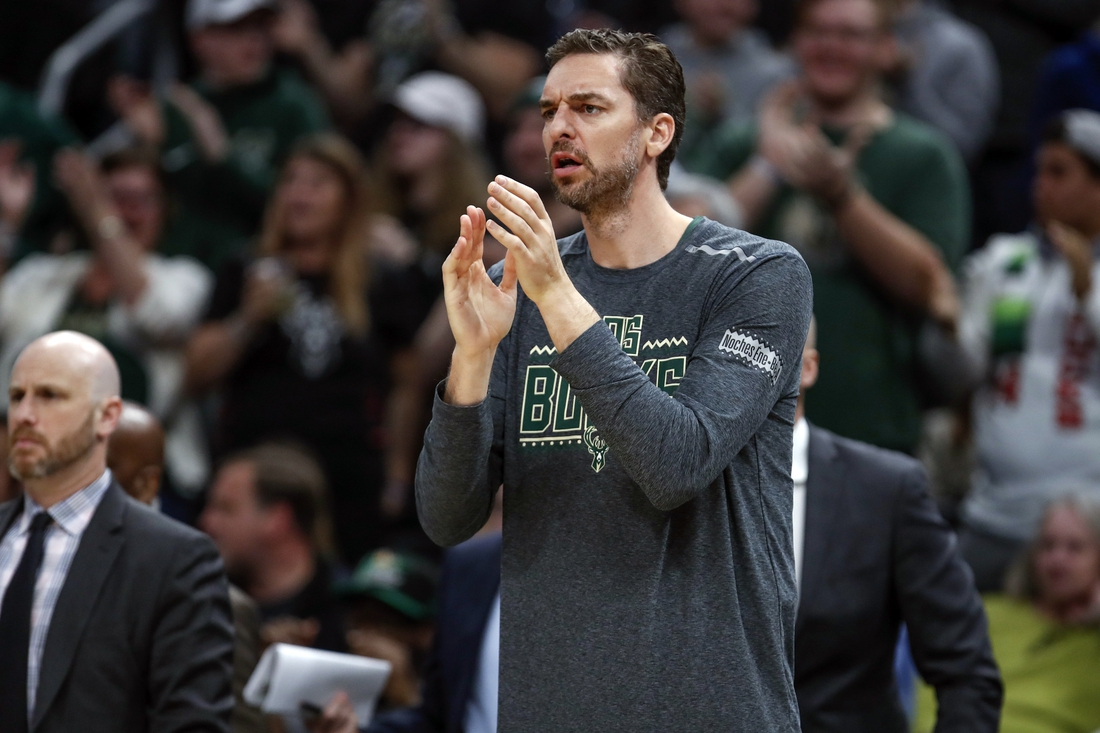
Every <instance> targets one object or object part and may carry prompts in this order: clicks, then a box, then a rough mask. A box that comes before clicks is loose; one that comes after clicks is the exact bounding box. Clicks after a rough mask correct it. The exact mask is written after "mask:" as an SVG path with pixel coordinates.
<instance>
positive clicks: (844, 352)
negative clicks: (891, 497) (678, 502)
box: [684, 114, 970, 452]
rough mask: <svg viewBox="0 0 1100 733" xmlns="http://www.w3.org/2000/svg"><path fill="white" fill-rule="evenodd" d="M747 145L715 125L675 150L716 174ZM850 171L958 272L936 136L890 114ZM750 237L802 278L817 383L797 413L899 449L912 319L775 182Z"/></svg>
mask: <svg viewBox="0 0 1100 733" xmlns="http://www.w3.org/2000/svg"><path fill="white" fill-rule="evenodd" d="M824 132H825V133H826V135H827V136H828V137H829V138H830V140H832V141H833V142H834V143H835V144H839V143H840V142H841V141H842V140H843V137H844V134H843V133H842V132H840V131H836V130H830V129H826V130H824ZM755 149H756V128H755V126H740V127H730V128H725V129H724V130H722V131H721V132H720V133H719V134H717V135H716V136H714V137H713V138H711V139H710V140H708V141H705V142H704V143H701V144H700V145H698V146H696V147H695V148H694V149H693V150H691V151H689V152H687V153H686V154H685V159H684V164H685V166H687V167H688V168H689V169H690V170H692V171H693V172H697V173H704V174H707V175H711V176H715V177H717V178H722V179H725V178H728V177H730V176H731V175H733V174H734V173H736V172H737V171H738V170H739V169H740V168H741V167H742V166H744V165H745V164H746V163H747V162H748V161H749V160H750V159H751V158H752V156H753V155H754V153H755ZM857 174H858V176H859V180H860V183H861V184H862V185H863V187H864V188H865V189H866V190H867V191H868V193H870V194H871V196H872V197H874V199H875V200H876V201H878V203H879V204H881V205H882V206H883V207H885V208H886V209H887V210H888V211H889V212H891V213H892V214H894V215H895V216H896V217H898V218H899V219H901V220H902V221H903V222H905V223H906V224H908V225H909V226H911V227H913V228H914V229H916V230H917V231H918V232H920V233H921V234H923V235H924V236H925V237H927V238H928V239H929V240H930V241H931V242H932V244H934V245H935V246H936V247H937V248H938V249H939V250H940V251H941V252H942V253H943V256H944V260H945V261H946V262H947V264H948V266H949V267H951V268H952V269H954V268H955V267H956V266H957V265H958V263H959V261H960V260H961V258H962V256H963V255H964V254H965V253H966V248H967V241H968V239H969V236H970V231H969V227H970V196H969V190H968V187H967V178H966V169H965V166H964V164H963V162H962V159H961V158H960V157H959V155H958V153H957V152H956V151H955V150H954V148H952V147H951V144H950V143H949V142H948V141H947V140H946V139H944V138H942V137H941V136H940V135H939V134H938V133H936V132H935V131H933V130H932V129H931V128H929V127H927V126H925V125H923V124H922V123H920V122H917V121H915V120H913V119H911V118H908V117H905V116H904V115H900V114H899V115H896V117H895V121H894V122H893V124H891V125H890V126H889V127H887V128H886V129H884V130H882V131H881V132H879V133H878V134H877V135H875V137H873V138H872V139H871V141H870V142H869V143H868V144H867V146H866V147H865V148H864V149H863V151H862V152H861V153H860V156H859V160H858V161H857ZM755 233H756V234H760V235H761V236H764V237H768V238H771V239H778V240H781V241H784V242H787V243H789V244H791V245H793V246H794V247H795V248H797V249H798V251H799V252H801V253H802V256H803V257H804V258H805V259H806V262H807V264H808V265H809V266H810V272H811V273H812V274H813V279H814V312H815V313H816V315H817V320H818V350H819V351H820V352H821V377H820V379H819V380H818V383H817V385H816V386H814V388H813V389H812V390H810V391H809V393H808V394H807V397H806V414H807V417H809V419H810V420H812V421H814V422H815V423H817V424H818V425H820V426H821V427H824V428H827V429H829V430H832V431H834V432H837V433H840V434H841V435H844V436H847V437H850V438H855V439H857V440H863V441H867V442H869V443H873V444H875V445H879V446H883V447H886V448H892V449H895V450H901V451H907V452H911V451H912V450H913V449H914V448H915V447H916V444H917V440H918V438H919V432H920V395H919V394H918V387H917V379H918V373H917V372H918V365H917V355H916V335H917V331H918V327H919V325H920V317H919V316H918V315H917V314H914V313H912V312H910V311H906V310H904V309H902V308H901V307H899V306H897V305H896V301H895V300H893V299H892V298H891V297H890V295H889V294H888V293H886V292H884V291H883V290H882V289H881V288H880V287H879V286H878V285H877V284H875V283H874V282H873V281H872V280H871V278H870V277H869V276H868V275H867V274H866V273H865V272H864V271H863V269H862V268H861V266H860V265H859V264H858V263H857V262H855V261H854V259H853V258H852V256H851V255H850V254H848V252H847V248H846V247H845V245H844V242H843V240H841V238H840V236H839V233H838V232H837V229H836V225H835V223H834V222H833V219H832V217H831V216H830V215H829V214H828V212H827V211H826V210H825V209H824V208H823V207H822V206H821V205H820V204H818V203H817V202H816V201H815V200H814V199H813V198H812V197H811V196H809V195H808V194H805V193H801V192H799V191H796V190H794V189H793V188H790V187H784V188H783V189H782V190H781V191H780V193H779V195H778V196H777V197H776V199H775V201H774V202H773V203H772V205H771V206H770V207H769V209H768V210H767V211H766V212H765V214H764V216H763V218H762V220H761V223H760V224H759V225H758V226H757V227H755Z"/></svg>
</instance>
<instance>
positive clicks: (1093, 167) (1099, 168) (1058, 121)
mask: <svg viewBox="0 0 1100 733" xmlns="http://www.w3.org/2000/svg"><path fill="white" fill-rule="evenodd" d="M1041 140H1042V143H1043V144H1044V145H1045V144H1046V143H1061V144H1062V145H1065V146H1066V147H1068V148H1069V149H1070V150H1072V151H1073V154H1074V155H1076V156H1077V157H1078V158H1079V159H1080V161H1081V162H1082V163H1084V164H1085V168H1087V169H1088V172H1089V175H1090V176H1092V177H1093V178H1098V179H1100V162H1097V161H1095V160H1093V159H1092V158H1090V157H1088V156H1087V155H1082V154H1081V152H1080V151H1078V150H1077V148H1076V147H1075V146H1074V145H1073V143H1072V142H1071V141H1070V139H1069V130H1068V129H1067V128H1066V120H1065V118H1064V117H1055V118H1054V119H1052V120H1051V121H1050V122H1048V123H1047V124H1046V126H1045V127H1044V128H1043V134H1042V138H1041Z"/></svg>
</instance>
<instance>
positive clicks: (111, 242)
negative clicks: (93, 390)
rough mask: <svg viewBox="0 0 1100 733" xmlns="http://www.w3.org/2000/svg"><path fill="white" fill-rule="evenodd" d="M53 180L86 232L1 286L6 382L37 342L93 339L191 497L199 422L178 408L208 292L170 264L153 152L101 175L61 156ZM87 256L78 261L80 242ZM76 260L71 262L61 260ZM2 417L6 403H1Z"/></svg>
mask: <svg viewBox="0 0 1100 733" xmlns="http://www.w3.org/2000/svg"><path fill="white" fill-rule="evenodd" d="M54 179H55V181H56V182H57V185H58V188H60V190H61V191H62V193H64V195H65V197H66V198H67V199H68V202H69V206H70V208H71V209H72V211H73V213H74V215H75V218H76V222H77V224H78V226H79V232H72V231H69V232H65V233H63V235H62V236H60V237H59V238H58V239H56V240H55V241H54V243H53V245H52V247H53V248H54V249H55V250H57V251H62V252H64V253H63V254H60V253H59V254H44V253H43V254H32V255H30V256H28V257H26V258H25V259H23V260H22V261H20V262H19V264H18V265H16V266H15V267H14V268H13V269H12V270H11V271H10V272H9V273H8V274H7V276H6V277H5V278H4V281H3V288H2V294H0V343H2V349H0V379H2V380H3V381H4V383H7V379H8V375H9V373H10V370H11V366H12V364H13V362H14V361H15V358H16V356H18V355H19V352H20V351H21V350H22V349H23V347H24V346H26V345H27V344H28V343H30V342H31V341H33V340H34V339H36V338H38V337H39V336H42V335H43V334H46V333H49V332H50V331H56V330H60V329H70V330H74V331H79V332H81V333H84V334H87V335H88V336H91V337H92V338H95V339H97V340H99V341H100V342H102V343H103V345H104V346H106V347H107V349H108V350H109V351H110V352H111V353H112V354H113V355H114V357H115V360H116V361H117V362H118V365H119V369H120V371H121V373H122V394H123V397H126V398H128V399H131V400H134V401H136V402H140V403H142V404H144V405H147V406H148V407H149V408H150V409H151V410H152V411H153V412H154V413H155V414H156V415H157V417H159V418H160V419H161V420H162V421H163V422H164V423H165V427H166V429H167V432H168V443H167V454H166V459H167V470H168V478H169V480H170V482H171V484H172V485H173V487H174V488H175V489H176V490H177V491H180V492H181V493H184V494H191V493H193V492H197V491H199V490H201V489H202V487H203V484H204V482H205V481H206V478H207V470H206V469H207V462H206V455H205V447H204V446H203V445H202V440H201V437H200V436H201V432H200V430H199V422H198V413H197V411H195V410H194V408H193V407H191V406H189V405H187V404H186V403H185V402H183V401H182V400H181V386H182V382H183V373H184V359H183V347H184V344H185V343H186V340H187V337H188V336H189V335H190V333H191V330H192V329H193V328H194V327H195V326H196V325H197V324H198V322H199V319H200V317H201V316H202V309H203V308H204V307H205V304H206V300H207V297H208V296H209V294H210V289H211V286H212V284H213V278H212V276H211V275H210V273H209V272H208V271H207V269H206V268H205V267H203V266H202V265H200V264H199V263H198V262H197V261H195V260H193V259H191V258H189V257H166V256H164V255H162V254H159V253H158V252H157V250H158V248H159V247H160V246H161V244H162V243H163V242H162V240H163V234H164V230H165V223H166V220H167V213H168V204H167V200H166V196H165V188H164V185H163V182H162V179H161V170H160V164H159V158H158V156H157V154H156V152H155V151H149V150H145V149H140V148H135V149H127V150H122V151H119V152H117V153H114V154H112V155H109V156H107V157H106V158H105V159H104V160H103V161H102V163H98V164H97V163H96V162H95V161H93V160H92V159H91V158H90V157H88V156H87V155H85V154H84V153H81V152H78V151H77V150H74V149H65V150H62V151H60V152H59V153H58V154H57V156H56V158H55V161H54ZM78 239H80V240H83V241H86V242H87V244H88V249H80V250H73V246H74V245H75V243H76V241H77V240H78ZM66 250H69V251H66ZM0 403H2V405H3V406H4V407H6V405H7V393H6V391H5V392H4V396H3V398H2V399H0Z"/></svg>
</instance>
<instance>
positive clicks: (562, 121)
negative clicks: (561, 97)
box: [546, 104, 575, 143]
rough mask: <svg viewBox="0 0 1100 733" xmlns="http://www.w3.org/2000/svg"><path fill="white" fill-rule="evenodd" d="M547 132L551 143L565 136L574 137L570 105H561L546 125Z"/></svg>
mask: <svg viewBox="0 0 1100 733" xmlns="http://www.w3.org/2000/svg"><path fill="white" fill-rule="evenodd" d="M546 134H547V136H548V137H549V138H550V142H551V143H556V142H557V141H558V140H560V139H562V138H563V137H564V138H569V139H572V138H573V136H574V134H575V129H574V127H573V115H572V113H571V112H570V110H569V107H568V105H565V104H563V105H561V106H560V107H559V108H558V109H557V110H556V111H555V113H554V118H553V119H552V120H550V122H549V123H548V124H547V125H546Z"/></svg>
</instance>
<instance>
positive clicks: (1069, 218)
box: [959, 110, 1100, 591]
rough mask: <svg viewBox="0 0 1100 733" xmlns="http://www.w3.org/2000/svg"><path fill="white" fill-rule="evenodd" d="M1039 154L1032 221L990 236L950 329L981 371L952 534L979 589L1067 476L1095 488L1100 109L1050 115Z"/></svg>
mask: <svg viewBox="0 0 1100 733" xmlns="http://www.w3.org/2000/svg"><path fill="white" fill-rule="evenodd" d="M1037 161H1038V165H1037V167H1038V173H1037V176H1036V179H1035V184H1034V190H1033V200H1034V204H1035V211H1036V216H1037V227H1036V228H1035V229H1033V230H1031V231H1028V232H1024V233H1021V234H1016V235H1001V236H997V237H994V238H993V239H992V240H991V241H990V242H989V244H987V245H986V247H985V248H984V249H983V250H981V251H979V252H977V253H975V254H974V255H973V256H972V257H971V259H970V260H968V262H967V264H966V269H965V272H966V280H965V289H964V293H965V297H964V300H963V311H962V313H963V315H962V321H961V326H960V332H959V335H960V340H961V343H962V345H963V347H964V348H965V350H966V353H967V355H968V357H969V359H970V360H971V361H972V363H973V366H974V367H976V371H977V372H978V373H979V374H981V375H982V377H983V379H982V382H981V385H980V387H979V388H978V391H977V394H976V395H975V398H974V403H973V425H974V438H975V444H976V452H977V460H978V466H977V469H978V470H977V471H976V473H975V478H974V486H973V490H972V493H971V495H970V497H969V498H968V499H967V500H966V502H965V503H964V505H963V522H964V529H963V531H962V536H961V542H962V548H963V553H964V555H965V557H966V558H967V560H968V561H969V562H970V564H971V566H972V567H973V568H974V575H975V578H976V580H977V583H978V587H979V589H981V590H983V591H991V590H997V589H999V588H1001V587H1002V583H1003V580H1004V573H1005V569H1006V568H1007V567H1008V565H1009V563H1010V562H1011V560H1012V558H1013V557H1015V556H1016V554H1017V553H1018V552H1019V551H1020V549H1021V548H1022V547H1023V546H1024V543H1025V542H1026V541H1027V538H1028V537H1030V536H1032V535H1033V534H1034V532H1035V528H1036V526H1037V524H1038V521H1039V517H1040V514H1041V512H1042V507H1043V505H1044V504H1046V503H1047V502H1048V501H1050V500H1051V498H1052V497H1054V496H1056V495H1057V494H1058V493H1060V492H1062V491H1064V490H1065V487H1066V485H1067V484H1073V485H1075V486H1078V487H1080V488H1081V489H1082V490H1085V491H1087V492H1089V493H1092V494H1096V495H1100V453H1098V452H1097V450H1096V446H1097V441H1098V440H1100V418H1098V415H1100V367H1098V364H1097V334H1100V286H1097V285H1096V283H1097V282H1100V263H1098V261H1097V257H1098V254H1100V248H1098V246H1097V244H1096V243H1097V241H1098V240H1100V113H1096V112H1090V111H1085V110H1075V111H1070V112H1067V113H1064V114H1063V115H1061V116H1060V117H1058V118H1056V119H1055V120H1054V121H1052V123H1051V124H1050V125H1049V127H1048V128H1047V130H1046V133H1045V135H1044V142H1043V145H1042V146H1041V148H1040V149H1039V153H1038V157H1037Z"/></svg>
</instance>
